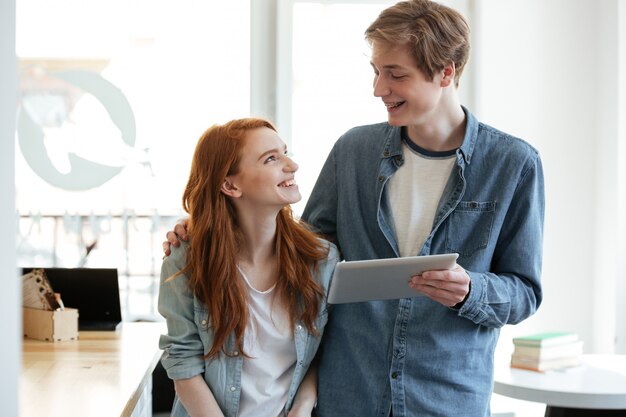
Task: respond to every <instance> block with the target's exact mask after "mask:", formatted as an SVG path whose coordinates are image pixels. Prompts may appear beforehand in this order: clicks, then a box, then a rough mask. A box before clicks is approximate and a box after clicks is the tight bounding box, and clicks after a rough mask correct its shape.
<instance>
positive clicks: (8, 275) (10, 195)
mask: <svg viewBox="0 0 626 417" xmlns="http://www.w3.org/2000/svg"><path fill="white" fill-rule="evenodd" d="M0 62H2V65H0V91H1V92H2V93H1V94H0V196H1V197H0V201H2V203H1V204H0V234H1V235H2V236H3V240H4V242H5V244H3V245H2V249H1V250H0V288H1V290H0V317H2V318H3V319H2V320H0V335H2V350H1V351H2V354H1V355H0V369H2V389H0V415H2V416H6V417H12V416H17V415H18V412H17V410H18V385H19V371H20V363H21V351H22V347H21V343H22V335H21V327H22V326H21V323H22V319H21V309H20V308H19V305H20V304H21V302H20V300H21V295H20V291H19V286H18V283H19V281H18V277H17V269H16V265H15V239H13V236H15V203H14V201H15V181H14V178H15V174H14V162H13V157H14V142H15V140H14V134H15V91H16V82H17V81H16V79H17V76H16V71H15V69H16V61H15V0H8V1H2V2H0Z"/></svg>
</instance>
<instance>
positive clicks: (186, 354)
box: [158, 243, 204, 380]
mask: <svg viewBox="0 0 626 417" xmlns="http://www.w3.org/2000/svg"><path fill="white" fill-rule="evenodd" d="M186 248H187V245H186V244H184V243H183V244H181V246H180V247H178V248H175V247H172V253H171V255H170V256H168V257H167V258H165V259H164V260H163V264H162V266H161V287H160V289H159V300H158V309H159V313H160V314H161V315H162V316H163V317H164V318H165V321H166V323H167V334H164V335H161V338H160V339H159V347H160V348H161V349H163V356H162V358H161V363H162V364H163V368H164V369H165V370H166V371H167V375H168V376H169V377H170V378H171V379H174V380H176V379H186V378H191V377H193V376H195V375H198V374H201V373H203V372H204V359H203V354H204V349H203V344H202V340H201V338H200V335H199V334H198V326H197V325H196V323H195V321H194V296H193V292H192V290H191V288H190V287H189V279H188V277H187V276H186V275H184V274H180V275H176V276H174V275H175V274H177V273H178V272H180V271H181V270H182V269H183V268H184V265H185V254H186Z"/></svg>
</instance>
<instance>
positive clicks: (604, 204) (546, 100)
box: [471, 0, 626, 352]
mask: <svg viewBox="0 0 626 417" xmlns="http://www.w3.org/2000/svg"><path fill="white" fill-rule="evenodd" d="M475 5H476V7H477V10H476V14H477V15H478V21H479V22H480V25H479V26H478V27H476V26H474V48H475V50H476V52H477V53H475V54H474V55H473V57H474V60H475V61H474V62H472V63H471V65H475V66H476V68H475V69H476V77H477V79H478V88H477V91H476V108H475V109H474V110H475V112H476V113H477V115H478V117H479V118H480V119H482V120H483V121H484V122H486V123H489V124H492V125H493V126H495V127H497V128H500V129H502V130H505V131H507V132H509V133H512V134H514V135H517V136H520V137H522V138H524V139H526V140H527V141H529V142H530V143H531V144H533V145H534V146H535V147H537V148H538V149H539V151H540V152H541V155H542V161H543V165H544V171H545V179H546V224H545V241H544V273H543V285H544V292H545V294H544V302H543V305H542V306H541V308H540V310H539V312H538V313H537V314H536V315H535V316H533V317H532V318H530V319H529V320H527V321H526V322H524V323H522V324H520V325H518V326H514V327H510V328H507V329H505V330H504V331H503V336H504V337H503V341H506V340H507V337H506V336H509V337H510V336H513V335H516V334H520V333H526V332H531V331H543V330H559V329H562V330H571V331H576V332H578V333H580V335H581V337H582V339H583V340H584V341H585V346H586V349H585V350H586V351H587V352H612V351H613V350H614V339H615V333H616V331H615V329H616V317H617V305H616V304H617V303H616V292H617V289H618V288H619V285H622V284H621V282H622V281H623V279H624V278H623V273H621V272H620V271H618V262H616V261H615V260H616V259H617V257H618V247H619V246H618V244H619V237H618V235H619V233H618V228H617V226H618V224H617V220H616V219H617V217H618V214H619V213H620V212H619V210H618V195H619V194H620V192H621V193H622V195H623V193H624V190H621V191H620V187H619V182H618V179H617V178H618V176H617V174H618V167H619V165H618V163H619V159H621V160H622V162H626V161H625V159H626V157H625V156H624V152H623V151H624V149H623V146H624V145H623V143H622V144H621V146H622V149H621V151H622V152H619V150H620V134H619V126H620V117H622V121H623V116H620V114H623V113H624V112H626V109H625V108H624V107H623V103H622V109H621V112H620V111H619V109H618V106H619V95H618V94H617V91H618V90H617V88H616V86H617V85H618V84H617V80H618V78H619V77H621V78H622V80H624V75H623V74H624V71H625V70H626V68H624V66H623V63H622V67H621V68H620V53H619V42H618V39H619V37H618V34H619V30H618V29H619V25H618V22H619V13H618V9H619V0H603V1H601V2H596V1H593V0H551V1H549V2H546V1H542V0H480V1H477V2H476V3H475ZM622 94H623V93H622ZM622 133H623V131H622ZM622 185H623V184H622ZM622 216H624V214H623V211H622ZM620 256H621V257H622V258H623V257H624V256H623V253H622V254H621V255H620ZM619 274H622V276H620V275H619ZM622 298H623V297H622ZM621 325H622V326H623V325H624V322H623V321H621Z"/></svg>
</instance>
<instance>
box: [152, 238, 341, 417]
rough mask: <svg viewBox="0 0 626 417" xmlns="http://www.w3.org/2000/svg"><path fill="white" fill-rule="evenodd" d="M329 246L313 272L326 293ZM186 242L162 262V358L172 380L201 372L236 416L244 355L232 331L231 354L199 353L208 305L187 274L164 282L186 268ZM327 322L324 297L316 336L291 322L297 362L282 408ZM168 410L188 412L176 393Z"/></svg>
mask: <svg viewBox="0 0 626 417" xmlns="http://www.w3.org/2000/svg"><path fill="white" fill-rule="evenodd" d="M329 245H330V251H329V254H328V257H327V259H326V260H324V261H321V262H320V263H319V264H318V273H317V275H316V276H315V278H316V279H317V280H318V282H319V283H320V284H322V286H323V287H324V289H325V291H326V293H328V285H329V283H330V279H331V276H332V273H333V271H334V269H335V264H336V263H337V261H338V260H339V254H338V251H337V248H336V247H335V245H333V244H329ZM187 247H188V245H187V244H186V243H183V244H181V246H180V247H178V248H175V247H172V248H171V249H172V253H171V255H170V256H169V257H167V258H165V260H164V261H163V264H162V266H161V288H160V291H159V301H158V308H159V313H161V315H163V317H165V319H166V322H167V334H166V335H161V338H160V340H159V347H160V348H161V349H163V350H164V353H163V357H162V359H161V363H162V364H163V367H164V368H165V370H166V371H167V374H168V376H169V377H170V378H171V379H173V380H176V379H185V378H191V377H193V376H196V375H203V377H204V380H205V381H206V383H207V385H208V386H209V388H210V389H211V392H212V393H213V395H214V396H215V400H216V401H217V403H218V404H219V406H220V408H221V410H222V412H223V413H224V415H225V416H226V417H236V416H237V412H238V409H239V399H240V396H241V369H242V365H243V360H244V358H243V355H240V354H238V353H237V352H236V347H235V346H236V345H235V338H234V336H233V335H231V337H230V338H229V340H228V342H227V346H226V351H227V352H231V354H232V356H226V355H224V354H220V355H219V357H217V358H213V359H211V360H205V359H204V358H203V355H204V354H206V353H207V352H208V351H209V350H210V348H211V346H212V344H213V334H212V333H211V331H210V328H209V326H208V324H207V317H208V313H207V308H206V306H205V305H204V304H203V303H202V302H201V301H200V300H198V299H197V298H196V297H195V296H194V295H193V293H192V290H191V288H190V287H189V278H188V277H187V276H186V275H180V276H178V277H176V278H174V279H172V280H169V281H166V280H167V278H168V277H170V276H172V275H174V274H175V273H177V272H178V271H180V270H182V269H183V268H184V266H185V254H186V248H187ZM327 321H328V311H327V305H326V297H324V298H323V300H322V303H321V305H320V312H319V315H318V317H317V320H316V324H315V326H316V328H317V330H318V332H319V334H318V335H317V336H314V335H313V334H311V333H309V332H308V330H307V328H306V327H305V326H304V325H302V324H300V323H296V325H295V329H294V343H295V346H296V360H297V362H296V367H295V370H294V373H293V378H292V381H291V385H290V387H289V393H288V397H287V404H286V405H285V411H288V410H289V409H291V406H292V404H293V399H294V396H295V394H296V392H297V390H298V387H299V386H300V383H301V382H302V379H303V378H304V376H305V374H306V372H307V370H308V369H309V365H310V364H311V361H312V360H313V358H314V357H315V354H316V352H317V348H318V346H319V343H320V339H321V336H322V333H323V332H324V326H325V325H326V322H327ZM171 415H172V417H184V416H188V413H187V411H186V410H185V408H184V407H183V405H182V403H181V402H180V401H179V399H178V396H176V397H175V399H174V405H173V408H172V414H171ZM285 415H286V413H285Z"/></svg>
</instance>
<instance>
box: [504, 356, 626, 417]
mask: <svg viewBox="0 0 626 417" xmlns="http://www.w3.org/2000/svg"><path fill="white" fill-rule="evenodd" d="M581 362H582V365H581V366H576V367H573V368H565V369H560V370H552V371H547V372H533V371H526V370H523V369H512V368H511V367H510V366H509V364H508V362H507V361H505V360H500V361H499V363H498V366H496V369H495V375H494V377H495V381H494V388H493V392H495V393H496V394H500V395H506V396H507V397H512V398H517V399H520V400H526V401H535V402H540V403H545V404H547V405H550V406H556V407H569V408H590V409H594V408H595V409H613V410H615V409H618V410H619V409H626V355H582V357H581Z"/></svg>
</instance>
